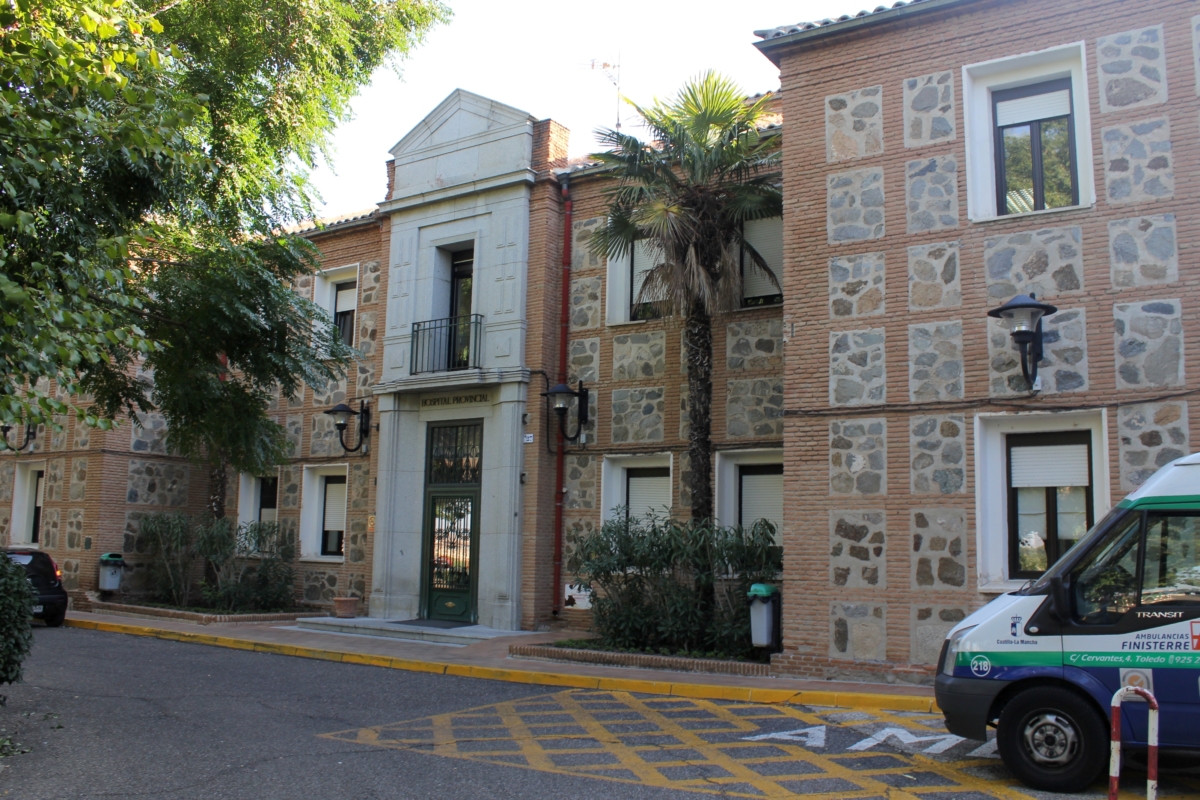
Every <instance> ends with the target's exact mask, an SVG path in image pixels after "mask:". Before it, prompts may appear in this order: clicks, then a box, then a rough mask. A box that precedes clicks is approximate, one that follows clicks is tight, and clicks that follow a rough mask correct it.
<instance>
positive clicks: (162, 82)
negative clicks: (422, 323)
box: [0, 0, 447, 516]
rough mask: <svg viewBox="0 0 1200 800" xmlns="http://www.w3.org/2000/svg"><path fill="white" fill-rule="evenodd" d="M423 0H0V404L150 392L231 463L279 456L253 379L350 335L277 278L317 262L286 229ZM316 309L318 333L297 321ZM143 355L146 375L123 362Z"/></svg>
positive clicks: (38, 413) (112, 400) (142, 408)
mask: <svg viewBox="0 0 1200 800" xmlns="http://www.w3.org/2000/svg"><path fill="white" fill-rule="evenodd" d="M446 15H447V12H446V10H445V9H444V7H443V6H441V5H440V4H439V3H437V2H436V0H278V1H276V0H269V1H268V0H263V1H262V2H255V1H254V0H174V1H173V2H168V3H166V4H164V5H162V6H161V7H158V8H148V9H142V8H139V7H138V6H136V5H134V4H132V3H125V2H122V1H121V0H40V1H39V2H37V3H32V2H30V0H0V368H3V369H4V377H3V378H2V379H0V422H4V423H8V424H13V423H24V424H27V425H29V424H44V423H48V424H53V415H55V414H65V413H67V412H68V411H70V410H71V408H70V407H69V405H68V404H67V403H65V402H64V401H62V400H61V399H59V398H57V397H54V396H51V395H50V392H49V381H51V380H52V381H54V382H55V383H56V384H57V385H58V387H59V388H60V389H65V390H66V391H67V392H68V393H69V394H71V395H76V396H79V395H88V396H90V398H91V400H93V401H94V402H91V403H87V402H76V403H75V406H74V408H75V411H76V413H77V414H78V415H79V416H80V417H82V418H83V419H84V421H85V422H87V423H88V424H93V425H100V426H108V425H110V424H111V422H112V420H113V419H115V418H116V417H117V416H119V415H120V414H121V413H125V412H128V413H133V414H136V413H139V412H146V411H150V410H152V409H158V410H160V411H161V412H162V413H163V415H164V416H165V418H166V421H167V425H168V429H169V432H170V433H169V436H170V439H169V441H170V443H171V445H172V446H173V447H174V448H175V449H176V450H177V451H178V452H180V453H182V454H184V455H187V456H189V457H192V458H194V459H197V460H207V462H208V463H209V465H210V467H211V471H210V478H211V486H212V490H211V492H210V505H211V508H212V511H213V512H214V513H215V514H217V515H218V516H220V515H222V514H223V513H224V502H225V498H224V492H225V488H224V487H225V472H226V469H227V468H228V467H233V468H234V469H237V470H245V471H250V472H262V471H263V470H264V469H266V468H268V467H269V466H271V465H272V464H274V463H277V462H278V461H279V460H281V459H282V458H284V457H286V455H288V452H287V446H286V440H285V437H284V436H283V432H282V430H281V429H280V428H279V426H278V425H276V424H275V423H274V422H273V421H272V420H271V419H270V418H269V417H268V416H267V408H268V403H269V400H270V398H271V397H272V396H274V395H275V393H276V391H280V392H281V393H282V394H283V396H284V397H287V396H290V395H292V394H293V393H294V392H295V390H296V389H297V387H298V386H299V385H300V384H301V383H308V384H310V385H314V386H320V385H324V384H325V383H327V382H328V381H332V380H338V379H340V378H342V377H343V376H344V370H345V367H346V365H347V364H348V363H349V361H350V359H351V357H352V355H353V353H352V351H351V350H350V349H349V348H348V347H346V346H345V345H344V344H343V343H342V341H341V339H340V338H339V337H337V336H336V334H335V332H334V330H333V327H332V321H331V320H330V319H329V317H328V315H327V314H325V313H324V312H323V311H322V310H320V309H319V308H318V307H317V306H316V305H314V304H313V303H311V302H310V301H307V300H304V299H303V298H301V297H299V296H298V295H297V294H296V293H295V292H293V291H291V286H292V285H293V284H294V282H295V281H296V279H297V278H299V277H301V276H302V275H305V274H309V273H311V272H313V271H314V270H315V269H316V267H317V264H318V259H317V255H318V254H317V252H316V250H315V248H314V247H313V246H312V245H311V244H310V243H309V242H307V241H306V240H304V239H303V238H301V237H299V236H296V235H293V234H287V233H283V232H282V231H284V230H286V227H287V225H288V224H289V223H291V222H294V221H296V220H297V219H299V218H302V217H308V216H311V210H312V206H313V197H312V195H311V192H310V190H309V188H308V185H307V170H308V169H309V168H311V167H312V166H313V165H314V164H315V163H316V161H317V159H318V158H319V157H320V156H321V155H322V154H324V153H325V152H326V150H327V146H328V142H329V137H330V134H331V133H332V131H333V130H334V128H335V127H336V125H337V124H338V123H339V122H341V121H342V120H344V119H345V118H346V116H347V114H348V110H349V103H350V101H351V99H352V98H353V97H354V95H355V94H356V93H357V91H358V90H359V88H360V87H361V86H362V85H364V84H365V83H366V82H367V81H368V80H369V78H370V76H371V74H372V73H373V72H374V70H375V69H377V68H378V67H380V66H381V65H384V64H386V63H392V64H393V65H395V64H397V63H398V60H399V58H400V57H402V56H403V55H404V54H405V53H406V52H407V51H408V50H409V49H410V48H411V47H413V46H415V45H416V44H417V43H418V42H419V41H421V39H422V38H423V36H424V34H425V32H426V31H427V30H428V29H429V28H430V27H431V26H432V25H433V24H436V23H437V22H439V21H440V20H442V19H444V18H445V17H446ZM314 326H315V331H316V333H315V334H314ZM139 367H140V368H141V370H140V371H141V372H142V373H143V375H152V376H153V383H152V385H150V384H148V382H147V381H145V380H143V379H140V378H139V377H138V371H139Z"/></svg>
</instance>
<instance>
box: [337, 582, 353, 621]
mask: <svg viewBox="0 0 1200 800" xmlns="http://www.w3.org/2000/svg"><path fill="white" fill-rule="evenodd" d="M333 615H334V616H335V617H337V618H338V619H354V618H355V617H357V616H358V598H357V597H355V596H354V595H352V594H350V589H349V588H347V589H346V594H344V595H338V596H337V597H335V598H333Z"/></svg>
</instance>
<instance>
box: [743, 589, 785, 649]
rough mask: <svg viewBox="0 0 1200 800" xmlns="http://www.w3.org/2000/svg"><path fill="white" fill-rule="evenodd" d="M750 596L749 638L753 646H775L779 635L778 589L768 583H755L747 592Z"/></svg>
mask: <svg viewBox="0 0 1200 800" xmlns="http://www.w3.org/2000/svg"><path fill="white" fill-rule="evenodd" d="M747 596H748V597H749V598H750V639H751V642H752V643H753V644H754V646H755V647H770V648H772V649H774V648H775V646H776V639H777V637H778V635H779V630H778V627H779V626H778V619H779V589H778V587H775V586H772V585H771V584H769V583H756V584H754V585H753V586H751V587H750V591H749V592H747Z"/></svg>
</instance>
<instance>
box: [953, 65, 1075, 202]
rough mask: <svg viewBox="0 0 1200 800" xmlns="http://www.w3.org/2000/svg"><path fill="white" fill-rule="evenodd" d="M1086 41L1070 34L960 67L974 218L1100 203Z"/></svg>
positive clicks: (968, 191) (967, 177)
mask: <svg viewBox="0 0 1200 800" xmlns="http://www.w3.org/2000/svg"><path fill="white" fill-rule="evenodd" d="M1086 49H1087V48H1086V44H1085V43H1084V42H1072V43H1070V44H1064V45H1060V46H1058V47H1052V48H1049V49H1046V50H1039V51H1037V52H1033V53H1024V54H1021V55H1016V56H1011V57H1008V58H1000V59H995V60H993V61H985V62H982V63H978V64H969V65H967V66H964V67H963V81H962V86H963V132H964V136H965V139H966V165H965V170H963V172H964V177H965V180H966V195H967V217H968V218H969V219H970V220H972V221H974V222H978V221H982V220H987V219H995V218H997V217H1001V216H1005V215H1008V214H1021V213H1034V212H1038V211H1050V210H1053V209H1056V208H1070V207H1072V206H1079V205H1085V206H1090V205H1093V204H1095V202H1096V185H1095V175H1094V174H1093V173H1094V170H1093V169H1091V166H1090V165H1091V164H1092V135H1091V107H1090V101H1089V99H1088V91H1089V89H1088V76H1087V70H1086V69H1085V63H1086V59H1085V52H1086ZM1080 165H1085V166H1084V167H1081V166H1080Z"/></svg>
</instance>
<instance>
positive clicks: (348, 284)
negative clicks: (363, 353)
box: [333, 281, 358, 347]
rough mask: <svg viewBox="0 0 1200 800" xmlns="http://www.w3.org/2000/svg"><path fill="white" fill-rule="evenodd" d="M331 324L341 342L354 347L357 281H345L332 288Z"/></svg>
mask: <svg viewBox="0 0 1200 800" xmlns="http://www.w3.org/2000/svg"><path fill="white" fill-rule="evenodd" d="M333 302H334V306H333V324H334V326H335V327H337V329H338V333H339V334H341V337H342V341H343V342H345V343H346V344H347V345H349V346H350V347H353V346H354V316H355V312H356V311H357V310H358V281H345V282H343V283H339V284H336V285H335V286H334V300H333Z"/></svg>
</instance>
